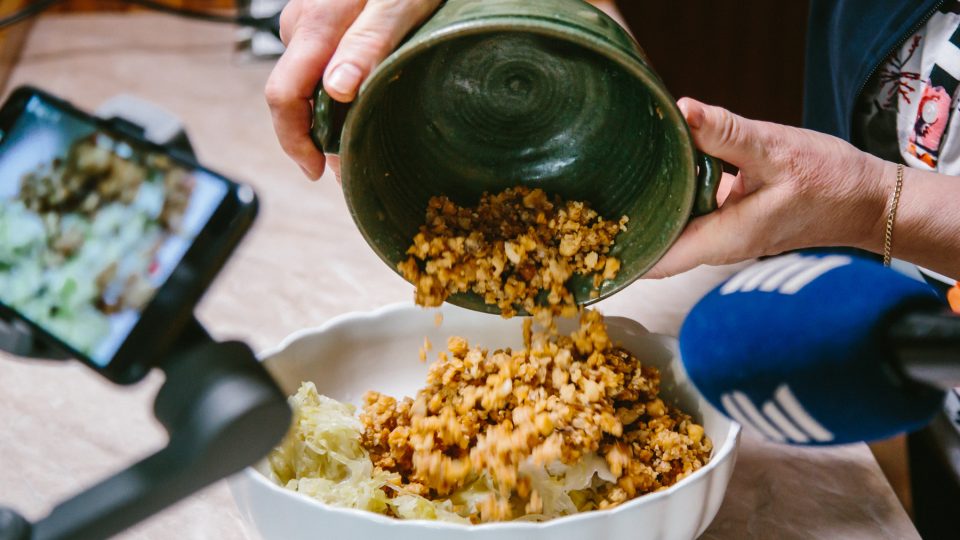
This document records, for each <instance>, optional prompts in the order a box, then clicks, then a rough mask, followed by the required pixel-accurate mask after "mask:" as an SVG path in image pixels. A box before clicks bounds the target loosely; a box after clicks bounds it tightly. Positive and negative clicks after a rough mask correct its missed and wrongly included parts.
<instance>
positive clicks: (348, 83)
mask: <svg viewBox="0 0 960 540" xmlns="http://www.w3.org/2000/svg"><path fill="white" fill-rule="evenodd" d="M361 76H362V73H360V68H358V67H357V66H355V65H353V64H340V65H339V66H337V67H336V68H335V69H334V70H333V72H332V73H330V76H329V77H327V81H326V83H327V88H329V89H330V90H333V91H334V92H337V93H339V94H343V95H346V96H352V95H353V93H354V92H356V91H357V86H359V85H360V77H361Z"/></svg>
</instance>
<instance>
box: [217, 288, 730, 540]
mask: <svg viewBox="0 0 960 540" xmlns="http://www.w3.org/2000/svg"><path fill="white" fill-rule="evenodd" d="M443 307H445V306H443ZM443 307H440V308H436V309H443ZM411 309H416V310H423V309H424V308H421V307H419V306H416V305H415V304H413V303H412V302H395V303H391V304H387V305H385V306H381V307H379V308H376V309H374V310H370V311H351V312H347V313H342V314H340V315H337V316H335V317H333V318H331V319H329V320H327V321H326V322H324V323H323V324H321V325H319V326H315V327H310V328H303V329H300V330H297V331H295V332H293V333H291V334H289V335H288V336H287V337H286V338H284V339H283V340H281V341H280V344H279V345H277V346H275V347H271V348H268V349H266V350H264V351H263V352H261V353H260V354H258V355H257V359H258V360H259V361H260V362H265V361H267V360H269V359H270V358H272V357H274V356H276V355H278V354H280V353H282V352H283V351H284V350H286V349H287V348H288V347H289V346H291V345H292V344H294V343H296V342H297V341H299V340H301V339H304V338H307V337H310V336H314V335H319V334H324V333H327V332H330V331H332V330H334V329H336V328H337V327H342V326H344V325H347V324H352V323H353V322H355V321H359V320H364V319H377V318H381V317H386V316H389V315H392V314H394V313H399V312H404V311H408V310H411ZM456 309H463V310H466V308H461V307H459V306H456ZM468 311H469V310H468ZM630 320H632V319H630ZM638 326H640V327H641V328H643V326H642V325H639V323H638ZM644 330H646V328H644ZM647 333H648V334H651V335H654V336H657V337H658V338H661V339H662V340H665V341H666V342H667V343H668V344H670V345H671V347H672V348H673V351H674V352H675V354H676V355H677V356H679V355H680V349H679V348H678V347H675V344H676V341H677V339H676V338H674V337H672V336H667V335H664V334H655V333H653V332H649V331H647ZM679 365H680V367H681V369H682V368H683V363H682V362H681V363H680V364H679ZM690 384H691V386H692V384H693V383H690ZM693 388H694V391H696V387H693ZM703 403H704V404H706V405H707V406H710V407H712V405H710V404H709V402H707V401H706V400H703ZM721 416H722V415H721ZM724 418H726V417H724ZM727 422H728V427H727V433H726V438H725V440H724V442H723V445H721V446H720V447H719V448H717V447H714V452H713V455H712V456H711V458H710V462H709V463H707V464H706V465H704V466H703V467H701V468H700V469H698V470H696V471H694V472H693V473H691V474H689V475H688V476H686V477H685V478H683V479H681V480H680V481H679V482H677V483H675V484H673V485H672V486H670V487H668V488H666V489H662V490H660V491H655V492H653V493H647V494H645V495H641V496H639V497H636V498H634V499H631V500H629V501H627V502H625V503H623V504H620V505H617V506H615V507H613V508H606V509H598V510H590V511H588V512H579V513H576V514H571V515H568V516H561V517H558V518H553V519H549V520H547V521H541V522H536V521H516V520H515V521H501V522H491V523H480V524H464V523H454V522H448V521H437V520H428V519H398V518H393V517H389V516H385V515H383V514H378V513H376V512H370V511H368V510H360V509H357V508H343V507H339V506H333V505H329V504H326V503H323V502H321V501H318V500H317V499H314V498H312V497H309V496H307V495H303V494H301V493H297V492H295V491H291V490H289V489H286V488H285V487H283V486H280V485H277V484H275V483H273V482H272V481H270V479H269V478H267V476H266V475H265V474H263V473H262V472H260V471H259V470H257V465H259V463H262V460H261V462H258V464H257V465H251V466H248V467H245V468H244V469H243V470H242V471H241V472H240V473H239V475H240V476H242V477H244V478H246V479H247V480H248V481H251V482H253V484H254V485H257V486H260V487H264V488H266V489H267V490H268V492H270V493H273V494H279V495H280V496H282V497H293V498H294V500H297V501H299V502H301V503H305V504H308V505H313V506H314V507H315V508H317V509H318V510H323V511H327V512H333V513H336V514H340V515H341V516H343V517H353V518H359V519H362V520H370V521H373V522H374V523H377V524H380V525H390V526H394V527H429V528H437V529H445V530H449V531H451V532H454V531H456V532H458V533H463V532H468V533H469V532H474V531H489V530H498V529H508V530H514V529H521V530H523V529H545V528H551V527H558V526H564V525H566V524H568V523H572V522H575V521H583V520H589V519H598V518H600V517H603V516H607V515H611V514H617V513H621V512H629V511H630V510H631V509H632V508H634V507H636V506H639V505H642V504H651V503H652V502H653V501H656V500H659V499H663V498H667V497H670V496H671V495H672V494H673V493H675V492H676V491H679V490H680V489H682V488H683V487H684V486H686V485H688V484H693V483H697V482H700V481H703V480H704V479H705V478H706V477H707V476H708V475H709V474H711V473H713V472H714V471H715V469H717V468H719V467H720V464H721V463H724V462H726V461H727V460H729V459H735V456H736V451H737V448H738V446H739V444H740V435H741V427H740V425H739V424H738V423H737V422H734V421H733V420H730V419H727ZM264 459H265V458H264ZM234 495H235V494H234ZM235 498H236V496H235Z"/></svg>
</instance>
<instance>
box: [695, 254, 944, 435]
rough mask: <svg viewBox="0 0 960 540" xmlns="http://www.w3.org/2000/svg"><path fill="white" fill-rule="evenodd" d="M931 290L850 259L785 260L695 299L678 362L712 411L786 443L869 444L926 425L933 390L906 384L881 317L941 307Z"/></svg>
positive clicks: (759, 266)
mask: <svg viewBox="0 0 960 540" xmlns="http://www.w3.org/2000/svg"><path fill="white" fill-rule="evenodd" d="M940 306H942V302H941V301H940V299H939V298H938V297H937V295H936V294H935V293H934V292H933V290H932V289H931V288H930V286H929V285H927V284H926V283H923V282H919V281H916V280H914V279H912V278H909V277H907V276H904V275H901V274H899V273H897V272H896V271H893V270H890V269H889V268H886V267H884V266H883V265H881V264H880V263H878V262H875V261H872V260H869V259H866V258H862V257H857V256H854V255H848V254H836V253H819V254H817V253H792V254H789V255H784V256H780V257H775V258H771V259H766V260H764V261H761V262H758V263H756V264H755V265H753V266H751V267H748V268H747V269H745V270H743V271H741V272H740V273H738V274H736V275H734V276H733V277H732V278H731V279H729V280H728V281H726V282H725V283H723V284H722V285H720V286H719V287H717V288H716V289H715V290H713V291H712V292H710V293H709V294H708V295H707V296H706V297H704V298H703V299H702V300H701V301H700V302H699V303H698V304H697V305H696V306H694V308H693V309H692V310H691V312H690V314H689V315H688V316H687V318H686V320H685V321H684V323H683V326H682V328H681V331H680V352H681V356H682V359H683V363H684V366H685V368H686V370H687V372H688V374H689V376H690V379H691V381H693V383H694V384H695V385H696V387H697V389H698V390H699V391H700V392H701V393H702V394H703V395H704V396H705V397H706V398H707V400H708V401H710V402H711V403H712V404H713V405H714V406H716V407H718V408H719V409H720V410H721V411H724V412H726V414H727V415H728V416H730V417H731V418H733V419H734V420H737V421H738V422H740V423H741V424H743V425H744V427H746V428H748V429H751V428H752V429H753V430H755V431H757V432H759V433H760V434H761V435H763V436H764V437H766V438H768V439H771V440H774V441H778V442H785V443H794V444H815V445H816V444H841V443H848V442H854V441H864V440H875V439H881V438H885V437H888V436H891V435H894V434H897V433H901V432H905V431H911V430H913V429H917V428H919V427H921V426H923V425H925V424H926V423H927V422H928V421H929V420H930V418H931V417H932V416H933V414H934V413H935V412H936V411H937V410H938V408H939V407H940V405H941V404H942V402H943V398H944V394H943V393H942V392H941V391H938V390H934V389H931V388H928V387H926V386H921V385H918V384H914V383H911V382H909V381H906V380H904V378H903V377H902V376H901V375H900V374H899V373H898V372H897V369H896V365H895V360H896V357H895V351H893V350H891V348H890V347H887V346H885V345H884V342H885V336H884V332H885V330H886V327H887V325H888V324H889V321H890V319H891V318H892V317H893V316H895V315H897V314H899V313H903V312H904V310H910V309H929V308H931V307H940Z"/></svg>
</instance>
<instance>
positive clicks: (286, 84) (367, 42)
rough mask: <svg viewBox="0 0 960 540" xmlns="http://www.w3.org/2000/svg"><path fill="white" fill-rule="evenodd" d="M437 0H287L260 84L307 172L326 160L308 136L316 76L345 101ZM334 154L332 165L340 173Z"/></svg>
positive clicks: (315, 172)
mask: <svg viewBox="0 0 960 540" xmlns="http://www.w3.org/2000/svg"><path fill="white" fill-rule="evenodd" d="M439 5H440V0H291V2H290V3H289V4H287V6H286V8H284V10H283V13H282V14H281V16H280V38H281V39H282V40H283V42H284V44H285V45H286V46H287V49H286V51H285V52H284V53H283V56H281V57H280V60H279V61H278V62H277V65H276V67H274V69H273V73H271V74H270V78H269V79H268V80H267V86H266V89H265V90H264V93H265V95H266V99H267V104H268V105H269V106H270V112H271V114H272V116H273V128H274V130H275V131H276V132H277V138H278V139H279V140H280V146H281V147H283V150H284V152H286V153H287V155H289V156H290V157H291V158H293V159H294V161H296V162H297V163H298V164H299V165H300V168H301V169H302V170H303V172H304V174H306V175H307V176H308V177H309V178H311V179H314V180H315V179H317V178H320V176H321V175H322V174H323V170H324V166H325V164H326V160H325V157H324V155H323V154H322V153H321V152H320V151H319V150H317V148H316V146H314V144H313V141H312V140H311V139H310V117H311V100H312V99H313V92H314V89H315V88H316V86H317V82H318V81H320V79H321V78H322V79H323V88H324V90H326V92H327V94H329V95H330V97H332V98H333V99H335V100H337V101H341V102H344V103H346V102H349V101H352V100H353V98H354V97H356V95H357V89H358V88H359V87H360V83H361V82H363V80H364V79H366V78H367V76H368V75H370V73H371V72H372V71H373V69H374V68H375V67H376V65H377V64H379V63H380V62H381V61H382V60H383V59H384V58H386V57H387V56H388V55H389V54H390V53H391V52H392V51H393V50H394V49H395V48H396V47H397V45H398V44H399V43H400V40H401V39H403V37H404V36H405V35H406V34H407V33H408V32H410V30H412V29H413V28H414V27H415V26H417V25H418V24H420V23H421V22H423V21H424V20H425V19H426V18H427V17H428V16H429V15H430V14H431V13H433V12H434V10H436V9H437V6H439ZM337 164H338V162H337V161H336V160H331V162H330V165H331V168H333V169H334V172H335V173H336V175H337V178H339V177H340V172H339V167H337V166H336V165H337Z"/></svg>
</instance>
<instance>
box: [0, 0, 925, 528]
mask: <svg viewBox="0 0 960 540" xmlns="http://www.w3.org/2000/svg"><path fill="white" fill-rule="evenodd" d="M233 36H234V31H233V30H232V29H231V28H227V27H221V26H216V25H208V24H201V23H194V22H184V21H180V20H176V19H172V18H169V17H165V16H161V15H68V16H56V17H52V16H51V17H44V18H42V19H41V20H40V21H39V22H38V24H37V25H36V26H35V27H34V29H33V32H32V34H31V36H30V38H29V41H28V43H27V46H26V50H25V52H24V55H23V57H22V59H21V61H20V64H19V66H18V67H17V69H16V71H15V72H14V74H13V80H12V81H11V85H16V84H22V83H31V84H35V85H38V86H40V87H43V88H45V89H48V90H50V91H52V92H54V93H56V94H59V95H62V96H63V97H66V98H67V99H69V100H71V101H73V102H74V103H75V104H77V105H79V106H81V107H84V108H87V109H92V108H95V107H96V106H97V105H98V104H99V103H100V102H101V101H103V100H104V99H106V98H108V97H110V96H112V95H114V94H116V93H120V92H127V93H133V94H137V95H139V96H142V97H145V98H147V99H149V100H152V101H154V102H156V103H158V104H160V105H162V106H163V107H165V108H167V109H169V110H171V111H172V112H174V113H176V114H177V115H179V116H180V117H181V118H182V119H183V120H184V122H185V124H186V126H187V128H188V131H189V134H190V136H191V138H192V139H193V142H194V145H195V147H196V150H197V153H198V155H199V157H200V159H201V161H203V162H204V163H205V164H207V165H208V166H210V167H211V168H214V169H216V170H219V171H222V172H224V173H226V174H227V175H230V176H233V177H236V178H238V179H242V180H244V181H247V182H249V183H251V184H252V185H254V186H255V188H256V189H257V191H258V193H259V194H260V196H261V200H262V212H261V216H260V219H259V220H258V223H257V225H256V227H255V229H254V231H253V232H252V233H251V235H250V236H249V237H248V239H247V241H246V242H245V243H244V244H243V246H242V247H241V248H240V250H239V253H238V254H237V255H236V256H235V257H234V258H233V260H232V262H231V263H230V265H229V266H228V268H227V269H226V270H225V272H224V273H223V274H222V275H221V276H220V278H219V279H218V280H217V282H216V284H215V286H214V288H213V289H212V290H211V291H210V292H209V294H208V295H207V296H206V298H205V300H204V301H203V302H202V304H201V305H200V307H199V310H198V316H199V318H200V319H201V320H202V321H203V322H204V324H205V325H206V326H207V328H208V329H209V330H210V331H211V332H212V333H213V334H214V335H215V336H217V337H220V338H241V339H244V340H246V341H247V342H248V343H250V344H251V345H252V346H253V347H254V348H256V349H263V348H266V347H268V346H271V345H273V344H275V343H277V342H278V341H279V340H280V339H281V338H283V337H284V336H285V335H287V334H289V333H290V332H293V331H295V330H297V329H300V328H303V327H308V326H314V325H318V324H320V323H322V322H324V321H325V320H327V319H328V318H330V317H332V316H334V315H337V314H340V313H344V312H347V311H353V310H369V309H373V308H376V307H378V306H381V305H383V304H386V303H391V302H396V301H404V300H408V299H410V298H411V297H412V291H411V288H410V287H409V286H408V285H407V284H406V283H405V282H403V281H402V280H401V279H400V278H398V277H397V276H396V275H394V273H393V272H392V271H391V270H390V269H388V268H387V267H386V266H385V265H383V263H381V262H380V260H379V259H378V258H377V257H376V256H375V255H374V254H373V253H372V252H371V251H370V250H369V249H368V248H367V246H366V245H365V244H364V242H363V240H362V238H361V236H360V234H359V233H358V232H357V230H356V229H355V228H354V226H353V223H352V222H351V220H350V217H349V215H348V213H347V210H346V208H345V206H344V203H343V198H342V196H341V194H340V191H339V188H338V186H337V185H336V183H335V182H334V181H333V180H332V179H331V178H324V179H323V180H322V181H320V182H318V183H310V182H308V181H306V180H305V179H304V178H302V176H301V173H300V171H299V169H298V168H297V167H296V165H294V164H293V163H292V162H290V161H288V160H287V159H286V158H285V157H284V155H283V153H282V152H281V151H280V148H279V146H278V145H277V143H276V141H275V139H274V136H273V132H272V129H271V127H270V122H269V115H268V113H267V109H266V106H265V105H264V102H263V98H262V95H261V90H262V88H263V85H264V82H265V80H266V77H267V74H268V73H269V69H270V66H269V65H268V64H265V63H261V64H243V63H241V62H238V61H237V58H236V56H235V55H234V54H233V52H232V50H233V45H232V41H233ZM11 87H12V86H11ZM8 90H9V88H8ZM728 271H729V269H701V270H699V271H696V272H693V273H691V274H689V275H686V276H679V277H677V278H674V279H671V280H666V281H662V282H645V283H639V284H637V285H635V286H633V287H631V288H630V289H628V290H627V291H625V292H623V293H621V294H620V295H617V296H616V297H615V298H613V299H611V300H609V301H607V302H606V303H605V304H602V305H601V306H600V308H601V310H603V311H605V312H606V313H608V314H618V315H628V316H632V317H633V318H635V319H637V320H639V321H640V322H642V323H643V324H645V325H647V326H648V327H649V328H651V329H652V330H654V331H661V332H666V333H673V332H676V329H677V327H678V325H679V321H680V320H681V317H682V315H683V313H684V311H685V310H686V309H688V308H689V306H690V305H691V304H692V303H693V302H694V301H695V300H696V298H697V297H698V295H701V294H703V293H704V292H705V291H706V290H708V289H709V288H710V287H711V284H712V283H715V282H716V281H717V280H718V279H721V278H722V277H723V276H724V275H725V274H726V273H727V272H728ZM160 382H161V381H160V378H159V377H157V376H152V377H149V378H148V379H147V380H146V381H144V382H143V383H141V384H139V385H137V386H135V387H133V388H117V387H115V386H112V385H110V384H108V383H106V382H105V381H103V380H101V379H100V378H99V377H98V376H97V375H95V374H94V373H93V372H91V371H90V370H88V369H87V368H85V367H83V366H81V365H79V364H77V363H67V364H47V363H38V362H32V361H31V362H28V361H22V360H16V359H13V358H9V357H8V356H0V505H8V506H12V507H14V508H17V509H19V510H20V511H21V512H23V513H24V514H25V515H27V516H28V517H30V518H34V519H36V518H38V517H40V516H42V515H44V513H45V512H47V511H48V510H49V509H50V507H51V506H52V505H53V504H54V503H55V502H56V501H58V500H61V499H62V498H64V497H66V496H67V495H69V494H71V493H74V492H76V491H78V490H80V489H81V488H82V487H84V486H85V485H88V484H89V483H91V482H93V481H95V480H98V479H100V478H102V477H104V476H106V475H108V474H109V473H111V472H112V471H114V470H117V469H119V468H121V467H122V466H125V465H126V464H128V463H130V462H132V461H134V460H136V459H138V458H140V457H142V456H144V455H146V454H148V453H150V452H152V450H153V449H156V448H158V447H159V446H161V445H162V443H163V441H164V435H163V433H162V431H161V429H160V427H159V425H158V424H157V423H156V422H155V421H154V420H153V418H152V416H151V414H150V406H151V403H152V398H153V395H154V394H155V392H156V390H157V388H158V387H159V384H160ZM123 537H124V538H144V539H146V538H151V539H154V538H156V539H168V538H169V539H183V540H185V539H193V538H197V539H201V538H204V539H205V538H224V539H234V538H237V539H242V538H250V537H253V534H252V533H250V532H248V531H247V530H246V529H245V527H244V524H243V522H242V520H241V518H240V515H239V512H238V510H237V508H236V506H235V505H234V503H233V500H232V498H231V496H230V493H229V491H228V490H227V487H226V485H225V484H224V483H222V482H221V483H218V484H216V485H215V486H213V487H211V488H209V489H207V490H205V491H203V492H201V493H199V494H197V495H195V496H194V497H192V498H190V499H188V500H185V501H183V502H181V503H179V504H177V505H176V506H174V507H173V508H171V509H169V510H167V511H165V512H163V513H162V514H160V515H158V516H156V517H154V518H153V519H151V520H149V521H147V522H145V523H143V524H141V525H139V526H137V527H136V528H134V529H132V530H130V531H129V532H127V533H125V534H124V535H123ZM917 537H918V535H917V533H916V530H915V529H914V528H913V526H912V524H911V523H910V521H909V519H908V517H907V515H906V514H905V512H904V511H903V510H902V508H901V507H900V505H899V504H898V503H897V501H896V498H895V497H894V494H893V491H892V490H891V489H890V487H889V485H888V484H887V482H886V480H885V479H884V478H883V476H882V474H881V472H880V469H879V468H878V466H877V464H876V462H875V461H874V459H873V457H872V456H871V454H870V452H869V450H868V449H867V447H866V446H865V445H862V444H858V445H851V446H847V447H843V448H836V449H830V450H799V449H794V448H786V447H781V446H773V445H770V444H766V443H763V442H761V441H758V440H755V439H752V438H750V437H745V438H744V440H743V445H742V447H741V452H740V459H739V461H738V463H737V467H736V471H735V473H734V478H733V480H732V482H731V485H730V488H729V491H728V493H727V497H726V499H725V502H724V504H723V507H722V508H721V510H720V513H719V514H718V516H717V518H716V520H715V521H714V523H713V525H712V526H711V527H710V529H709V530H708V532H707V533H706V534H705V536H704V538H710V539H719V538H729V539H740V538H779V539H791V538H829V539H839V538H843V539H854V538H871V539H872V538H897V539H901V538H917ZM317 538H318V539H321V538H323V535H322V531H318V535H317Z"/></svg>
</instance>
